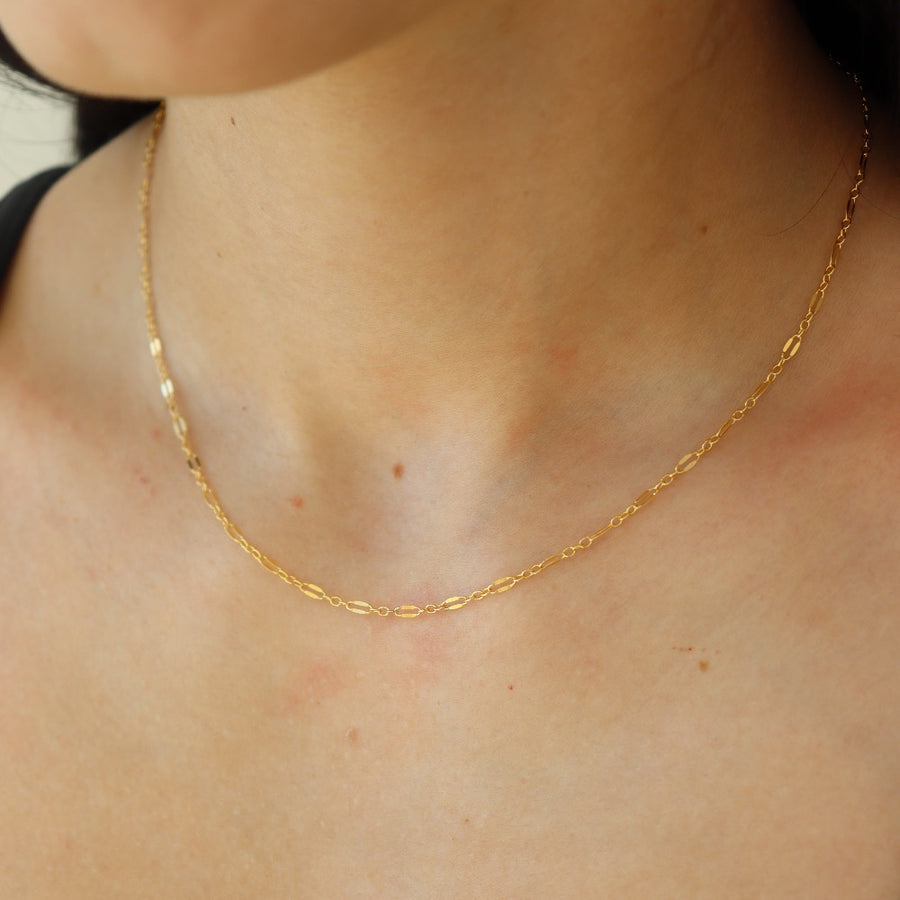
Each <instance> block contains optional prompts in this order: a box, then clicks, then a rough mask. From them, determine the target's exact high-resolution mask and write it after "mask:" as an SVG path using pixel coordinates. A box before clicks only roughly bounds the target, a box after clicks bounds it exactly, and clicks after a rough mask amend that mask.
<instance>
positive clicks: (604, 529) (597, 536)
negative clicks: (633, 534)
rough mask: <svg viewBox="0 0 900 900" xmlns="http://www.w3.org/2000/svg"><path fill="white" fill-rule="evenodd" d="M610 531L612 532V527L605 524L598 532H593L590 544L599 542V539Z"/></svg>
mask: <svg viewBox="0 0 900 900" xmlns="http://www.w3.org/2000/svg"><path fill="white" fill-rule="evenodd" d="M612 530H613V526H612V525H610V524H609V523H608V522H607V524H606V525H604V526H603V527H602V528H601V529H600V530H599V531H595V532H594V533H593V534H592V535H591V541H592V542H596V541H599V540H600V538H602V537H603V535H604V534H606V533H607V532H608V531H612Z"/></svg>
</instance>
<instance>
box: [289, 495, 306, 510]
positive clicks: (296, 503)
mask: <svg viewBox="0 0 900 900" xmlns="http://www.w3.org/2000/svg"><path fill="white" fill-rule="evenodd" d="M291 506H293V507H294V509H303V498H302V497H291Z"/></svg>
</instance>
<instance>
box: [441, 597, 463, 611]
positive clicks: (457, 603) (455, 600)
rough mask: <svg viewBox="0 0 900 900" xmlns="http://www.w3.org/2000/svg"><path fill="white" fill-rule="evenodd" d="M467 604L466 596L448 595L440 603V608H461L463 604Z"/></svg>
mask: <svg viewBox="0 0 900 900" xmlns="http://www.w3.org/2000/svg"><path fill="white" fill-rule="evenodd" d="M468 605H469V598H468V597H448V598H447V599H446V600H445V601H444V602H443V603H442V604H441V609H446V610H451V609H462V608H463V607H464V606H468Z"/></svg>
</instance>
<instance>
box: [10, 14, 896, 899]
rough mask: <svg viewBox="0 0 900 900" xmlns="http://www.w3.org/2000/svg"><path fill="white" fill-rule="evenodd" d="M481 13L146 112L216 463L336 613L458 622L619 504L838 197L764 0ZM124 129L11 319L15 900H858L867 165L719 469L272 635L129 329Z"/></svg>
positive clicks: (191, 383) (851, 153) (252, 578)
mask: <svg viewBox="0 0 900 900" xmlns="http://www.w3.org/2000/svg"><path fill="white" fill-rule="evenodd" d="M478 7H479V8H480V10H481V11H480V12H477V10H476V9H475V8H474V5H473V7H471V8H470V7H468V6H467V5H465V4H447V5H446V7H444V8H442V9H441V10H440V12H439V14H436V15H435V16H428V17H423V19H422V21H421V22H420V23H419V24H418V25H417V27H415V28H411V29H410V30H409V31H407V32H404V33H403V34H402V35H399V36H397V37H395V38H392V39H391V40H389V41H385V42H384V43H383V44H379V45H378V46H377V47H375V48H373V49H371V50H370V51H369V52H368V53H366V54H362V55H360V56H354V57H352V58H350V59H347V60H344V61H343V62H342V63H340V64H339V65H335V66H333V67H332V68H330V69H328V70H325V71H322V72H319V73H318V74H316V75H314V76H311V77H310V78H307V79H304V80H300V81H294V82H291V83H289V84H284V85H281V86H279V87H274V88H271V89H270V90H267V91H264V92H261V93H254V94H242V95H229V96H227V97H221V98H219V99H213V98H205V99H203V100H186V99H182V100H174V101H171V102H170V115H169V121H168V123H167V126H166V130H165V132H164V134H163V140H162V142H161V145H160V154H159V166H158V179H157V184H156V191H155V194H154V219H153V223H154V234H155V244H154V254H155V256H154V261H155V271H156V275H157V286H158V294H159V297H158V299H159V307H160V320H161V324H162V327H163V331H164V333H165V335H166V338H167V343H168V344H169V348H170V353H171V356H172V361H173V364H174V366H175V369H176V375H177V377H178V380H179V384H180V386H181V388H182V394H183V397H184V402H185V406H186V409H187V412H188V414H189V418H190V420H191V424H192V427H193V431H194V433H195V437H196V440H197V442H198V444H199V447H200V452H201V455H202V456H203V458H204V463H205V465H206V467H207V469H208V471H209V474H210V477H211V479H212V480H213V482H214V484H216V486H217V487H218V488H219V489H220V493H221V494H222V496H223V500H224V501H225V502H226V505H227V506H228V508H229V510H230V511H231V512H232V514H233V516H234V517H235V519H236V520H237V521H239V522H240V523H241V524H242V526H243V527H244V529H245V530H246V531H247V532H248V533H249V534H251V535H252V536H253V537H254V538H255V539H256V540H257V541H258V542H259V543H260V544H261V545H262V546H263V547H265V549H267V550H269V551H270V552H271V553H272V554H273V555H275V556H276V557H277V558H279V559H280V560H282V561H283V562H284V564H285V565H286V566H288V568H290V569H292V570H294V571H296V572H297V573H299V574H301V575H303V576H304V577H308V578H310V579H312V580H314V581H317V582H318V583H321V584H323V585H325V586H326V587H327V588H329V589H330V590H333V591H335V592H340V593H342V594H345V595H346V596H348V597H354V598H361V599H369V600H372V601H377V602H381V601H382V599H385V598H389V599H390V601H391V602H394V603H403V602H420V603H423V602H432V601H440V600H441V599H443V598H444V597H445V596H447V595H449V594H455V593H459V592H465V591H468V590H471V589H474V588H475V587H478V586H480V585H482V584H485V583H488V582H490V581H491V580H493V579H494V578H496V577H497V576H499V575H502V574H506V573H510V572H514V571H518V570H519V569H521V568H522V567H523V566H525V565H527V564H529V563H531V562H534V561H536V560H538V559H540V558H542V557H544V556H546V555H548V554H549V553H551V552H554V551H556V550H558V549H561V547H562V546H564V545H565V544H566V543H568V542H570V541H572V540H573V539H577V538H578V537H579V536H580V535H581V534H584V533H587V532H589V531H591V530H593V529H594V528H596V527H598V526H599V524H601V523H602V522H603V521H604V520H605V519H606V518H608V517H609V516H610V515H611V514H612V513H613V512H615V511H616V510H618V509H620V508H621V507H622V506H624V505H626V504H627V503H628V502H629V501H630V500H631V499H632V498H633V497H634V496H636V495H637V494H638V493H639V492H640V491H641V490H642V489H643V488H644V487H646V486H647V485H649V484H652V483H653V482H654V481H655V480H656V478H657V477H658V476H659V475H660V474H661V473H662V472H663V471H666V470H667V469H668V468H669V467H670V466H671V464H672V463H673V461H674V460H676V459H677V458H679V457H680V456H681V455H682V454H683V453H684V452H685V451H687V450H688V449H690V448H692V447H693V446H695V445H696V444H697V442H698V441H699V440H702V438H703V437H705V436H706V435H707V434H708V433H710V432H711V431H714V430H715V428H716V427H718V425H719V423H720V422H721V421H722V419H724V418H725V416H727V414H728V413H729V412H730V410H731V409H732V408H734V406H736V405H738V404H739V403H740V401H741V400H742V399H743V397H744V396H746V395H747V394H748V393H749V391H751V390H752V389H753V387H755V385H756V384H757V383H758V382H759V380H760V379H761V377H762V376H763V374H764V373H765V371H766V369H767V368H768V366H769V365H771V363H772V361H773V359H774V357H775V356H776V355H777V351H778V349H779V348H780V347H781V345H782V343H783V341H784V339H785V337H786V336H787V335H788V334H790V333H791V332H792V331H793V329H794V327H795V324H796V321H797V320H798V318H799V316H800V315H801V314H802V312H803V310H804V309H805V306H806V302H807V299H808V296H809V294H810V293H811V291H812V289H813V287H814V286H815V285H816V283H817V282H818V279H819V277H820V274H821V269H822V266H823V265H824V262H825V260H826V259H827V254H828V250H829V248H830V244H831V240H832V238H833V235H834V233H835V232H836V230H837V227H838V223H839V221H840V217H841V215H842V214H843V208H844V203H845V201H846V194H847V191H848V190H849V185H850V180H851V179H850V173H851V172H852V170H854V169H855V162H856V155H857V153H858V138H859V110H858V104H857V99H856V97H855V95H854V91H853V89H852V88H851V87H849V86H848V84H847V83H846V82H845V81H844V79H843V78H842V77H841V76H840V75H839V74H836V73H834V72H833V71H832V70H831V68H830V66H829V64H827V63H826V62H823V61H821V60H820V59H819V57H818V55H817V51H815V50H814V49H813V48H812V47H809V46H807V45H805V44H804V43H803V40H802V38H801V37H800V36H799V35H798V34H797V32H796V31H795V30H794V28H795V23H793V22H792V20H791V19H790V17H789V16H786V15H784V14H783V13H780V12H778V10H780V9H781V6H780V4H776V3H773V4H772V5H771V8H769V7H768V6H765V5H763V9H762V10H761V9H760V6H756V7H754V9H753V10H752V11H751V10H750V9H749V8H748V5H744V6H740V5H739V4H738V3H736V2H735V3H718V4H714V3H705V2H697V3H695V4H694V5H693V7H695V8H693V7H692V11H691V13H690V14H687V13H684V12H683V10H681V9H679V12H678V14H677V15H674V14H665V10H664V11H663V14H661V15H657V12H656V10H657V9H658V6H654V5H651V4H649V3H648V4H646V5H645V4H635V6H634V9H635V10H636V11H635V13H634V19H633V20H632V19H628V20H625V19H615V20H610V21H609V22H604V25H605V27H603V28H596V27H595V28H593V29H589V28H588V27H587V25H588V23H589V22H590V21H591V16H592V15H599V14H598V13H597V9H602V8H603V4H599V5H597V7H596V8H594V11H593V13H592V12H591V5H590V4H587V3H585V4H572V5H571V7H570V8H569V9H568V10H567V12H566V13H565V14H563V13H560V12H558V10H555V9H554V10H553V15H552V16H548V13H547V9H548V8H549V4H548V5H547V6H546V7H545V6H544V5H543V4H540V3H522V4H505V5H503V7H502V8H501V6H500V5H499V4H498V5H494V4H478ZM663 9H664V8H663ZM501 12H504V15H502V16H501V15H500V13H501ZM595 24H596V23H595ZM586 96H589V97H590V98H591V105H590V108H587V106H586V103H585V97H586ZM232 120H233V124H232ZM147 133H148V128H147V124H146V123H144V124H142V125H141V126H138V127H137V128H136V129H134V130H133V131H132V132H131V133H129V134H127V135H125V136H124V137H122V138H121V139H119V140H117V141H116V142H115V143H113V144H112V145H110V146H109V147H108V148H106V149H105V150H103V151H102V152H101V153H99V154H97V155H96V156H95V157H94V158H92V159H91V160H89V161H88V162H86V163H85V164H83V165H82V166H80V167H79V168H78V169H77V170H75V172H73V173H72V174H71V175H70V176H69V177H67V178H66V179H65V180H64V182H62V183H61V184H60V185H59V186H58V187H57V188H56V189H55V190H54V191H53V192H52V194H51V195H50V196H49V197H48V198H47V201H46V202H45V204H44V205H43V206H42V208H41V210H40V212H39V214H38V216H37V217H36V219H35V221H34V223H33V226H32V228H31V229H30V231H29V234H28V236H27V239H26V242H25V244H24V245H23V248H22V252H21V253H20V255H19V258H18V260H17V264H16V266H15V269H14V271H13V274H12V277H11V278H10V280H9V281H8V283H7V285H6V287H5V298H4V305H3V314H2V318H0V423H10V425H9V427H3V428H0V459H2V460H3V466H4V477H3V479H2V480H0V534H3V535H4V544H5V548H6V553H4V555H3V556H2V558H0V584H2V585H3V588H2V590H0V609H2V619H0V621H2V623H3V624H2V631H0V640H2V652H0V748H2V751H0V783H2V784H4V785H6V786H7V788H6V789H5V791H4V793H5V800H4V803H3V804H0V884H2V885H3V887H4V890H5V891H6V893H8V894H10V895H11V896H17V897H28V898H32V897H33V898H39V897H58V896H60V895H63V896H66V897H97V896H117V897H118V896H121V897H147V896H171V897H178V898H182V897H183V898H192V897H209V896H214V897H258V896H267V897H269V896H270V897H295V896H311V897H357V896H359V897H368V896H371V897H469V896H486V897H584V896H598V897H648V898H649V897H684V898H697V897H722V896H728V897H763V896H764V897H769V896H771V897H798V898H800V897H817V898H818V897H822V898H831V897H834V898H846V897H854V898H857V897H858V898H865V900H868V898H892V897H896V896H897V894H898V893H900V713H898V709H900V674H898V666H897V664H896V648H897V646H898V642H900V603H898V601H897V591H896V584H897V583H898V575H900V573H898V562H897V559H898V553H897V550H898V548H897V537H896V535H897V522H896V513H895V512H894V510H893V508H892V507H891V504H890V503H889V502H887V501H888V499H889V498H890V497H892V496H896V493H897V488H898V484H897V482H898V477H897V471H896V469H897V467H896V464H895V462H894V461H893V459H892V453H891V450H890V448H892V447H896V445H897V438H898V425H897V414H896V409H897V399H898V398H897V385H898V384H900V378H898V375H900V372H898V362H897V356H898V354H897V353H896V339H897V333H898V330H900V328H898V323H897V314H896V303H895V301H894V293H895V290H894V285H896V283H897V278H898V276H900V262H898V260H900V257H898V247H900V225H898V213H900V182H898V178H897V173H896V172H894V171H893V170H892V168H891V165H890V164H889V162H888V160H889V159H890V158H891V156H892V155H893V158H895V159H896V158H897V155H896V154H897V148H896V147H894V146H889V145H888V144H887V141H886V139H882V143H880V144H879V143H877V142H876V144H875V149H874V151H873V159H872V164H871V169H870V178H869V181H868V183H867V185H866V188H865V193H864V197H863V200H862V201H861V203H860V206H859V209H858V215H857V221H856V223H855V224H854V226H853V231H852V232H851V235H850V238H849V239H848V242H847V247H846V249H845V252H844V255H843V257H842V259H841V263H840V268H839V272H838V275H837V277H836V279H835V282H834V285H833V289H832V291H831V292H830V294H829V297H828V303H827V306H826V308H825V309H824V310H823V313H822V315H821V316H820V318H819V319H818V320H817V321H816V323H815V326H814V330H813V331H812V332H811V333H810V338H809V340H808V341H806V342H804V347H803V350H802V352H801V354H800V355H799V356H798V357H797V359H796V360H795V361H794V362H793V363H792V364H791V367H790V369H789V370H788V372H787V373H786V374H785V376H784V379H783V380H782V381H780V382H779V383H778V385H777V386H776V388H773V390H772V391H771V392H770V393H769V394H768V395H767V396H766V398H765V401H764V402H763V403H761V404H760V407H759V408H758V409H757V410H755V411H754V412H753V414H752V416H751V417H750V418H749V419H748V421H747V422H746V423H745V424H742V425H741V426H740V427H739V428H736V429H734V431H733V433H732V434H730V435H729V436H728V438H727V440H726V441H724V442H723V444H722V446H721V447H720V448H717V449H716V451H715V452H714V453H713V454H712V455H711V456H710V457H709V459H707V460H705V461H704V462H703V464H702V465H701V466H699V467H698V468H697V470H696V471H694V472H692V473H691V474H690V475H689V476H688V477H686V478H685V479H684V480H683V481H682V482H680V483H679V484H677V485H676V486H675V487H673V488H672V490H671V492H670V493H669V494H667V495H666V496H665V497H664V498H660V499H659V500H658V501H655V502H654V504H653V505H652V507H651V508H648V510H646V511H645V512H642V513H641V515H640V516H638V517H636V518H635V519H634V520H633V521H631V522H629V523H628V524H627V526H626V527H624V528H622V529H621V530H619V531H617V532H616V533H614V534H613V535H612V536H610V537H609V538H608V539H606V540H605V544H604V545H603V546H602V547H598V548H596V549H594V550H592V551H591V552H590V553H589V554H586V555H584V556H583V557H580V558H579V559H578V560H576V561H572V562H570V563H567V564H565V565H563V566H558V567H556V568H554V569H553V570H552V571H551V572H548V573H547V574H545V575H542V576H541V577H540V578H538V579H535V580H533V581H531V582H529V583H528V584H526V585H522V586H520V587H519V588H517V589H516V590H515V591H513V592H511V593H509V594H504V595H503V596H502V597H500V598H496V599H492V600H487V601H484V602H483V603H481V604H477V605H474V606H472V607H470V608H469V609H467V610H465V611H462V612H459V613H456V614H448V615H445V616H440V617H435V618H433V619H431V618H429V619H427V620H424V621H423V620H418V621H415V622H411V623H405V622H397V621H382V620H380V619H375V620H374V621H373V620H371V619H359V618H357V617H353V616H348V615H346V614H342V613H338V612H335V611H332V610H330V609H329V608H327V607H325V608H322V607H320V606H317V605H316V604H314V603H313V602H312V601H309V600H307V599H306V598H303V597H300V596H295V595H294V594H292V593H291V592H290V590H288V589H287V588H286V587H285V586H283V585H281V584H280V583H279V582H277V581H275V580H274V579H272V578H271V576H268V575H267V574H266V573H264V572H262V571H261V570H259V569H257V568H256V567H254V565H253V564H252V562H251V561H250V560H249V559H248V558H246V557H245V556H244V555H243V554H241V553H240V551H239V550H238V549H237V548H236V547H234V546H233V545H232V544H230V542H228V541H227V540H226V539H225V538H224V537H223V535H222V533H221V530H220V529H219V528H218V526H217V525H216V523H215V521H214V520H213V519H212V518H211V516H210V515H209V512H208V511H207V510H206V508H205V507H204V505H203V503H202V501H201V499H200V497H199V495H198V494H197V492H196V489H195V488H193V486H192V483H191V479H190V476H189V474H188V473H187V472H186V470H185V467H184V463H183V459H182V458H181V456H180V451H179V449H178V447H177V445H176V444H175V441H174V438H172V436H171V431H170V428H169V425H168V422H167V419H166V413H165V410H164V408H163V407H162V406H161V403H160V401H159V398H158V390H157V387H156V382H155V375H154V372H153V369H152V365H151V363H150V361H149V358H148V356H147V355H146V350H145V347H144V343H145V342H144V336H143V325H142V319H141V309H140V298H139V296H138V293H137V270H136V261H135V248H134V244H135V239H134V232H135V211H134V208H133V207H134V202H133V197H134V193H135V190H136V186H137V182H138V179H139V178H140V158H141V152H142V147H143V144H144V141H145V140H146V137H147ZM882 134H883V130H882ZM48 259H52V260H53V265H52V266H48V265H47V263H46V261H47V260H48ZM894 455H895V454H894Z"/></svg>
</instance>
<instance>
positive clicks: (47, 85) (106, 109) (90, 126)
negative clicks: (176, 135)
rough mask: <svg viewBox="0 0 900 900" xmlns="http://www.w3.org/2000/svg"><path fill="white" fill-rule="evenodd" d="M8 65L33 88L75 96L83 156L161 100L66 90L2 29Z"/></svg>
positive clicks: (0, 52)
mask: <svg viewBox="0 0 900 900" xmlns="http://www.w3.org/2000/svg"><path fill="white" fill-rule="evenodd" d="M2 65H5V66H6V68H7V71H8V72H10V73H12V77H13V78H15V79H16V80H19V79H18V77H17V76H24V80H25V82H26V83H27V84H28V85H29V86H30V87H35V88H36V89H38V90H41V91H47V92H51V93H53V94H60V95H63V96H68V97H71V98H72V99H73V101H74V104H75V109H74V113H75V115H74V125H75V129H74V134H73V142H74V145H75V152H76V153H77V154H78V156H79V158H84V157H85V156H88V155H89V154H91V153H93V152H94V151H95V150H97V149H99V148H100V147H102V146H103V145H104V144H105V143H106V142H107V141H110V140H112V139H113V138H114V137H115V136H116V135H118V134H121V133H122V132H123V131H124V130H125V129H126V128H128V127H129V126H130V125H133V124H134V123H135V122H137V121H139V120H140V119H142V118H143V117H144V116H146V115H147V114H148V113H149V112H151V111H152V110H153V109H155V108H156V107H157V105H158V102H149V101H145V100H107V99H105V98H102V97H90V96H87V95H85V94H73V93H72V92H70V91H66V90H63V89H62V88H60V87H58V86H57V85H55V84H53V83H52V82H50V81H48V80H47V79H46V78H44V77H43V75H40V74H38V73H37V72H36V71H35V70H34V69H33V68H32V67H31V66H30V65H29V64H28V63H27V62H26V61H25V60H24V59H22V57H21V56H20V55H19V53H18V52H17V50H16V49H15V47H13V45H12V44H10V42H9V41H8V40H7V38H6V35H5V34H4V33H3V32H2V31H0V66H2Z"/></svg>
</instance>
